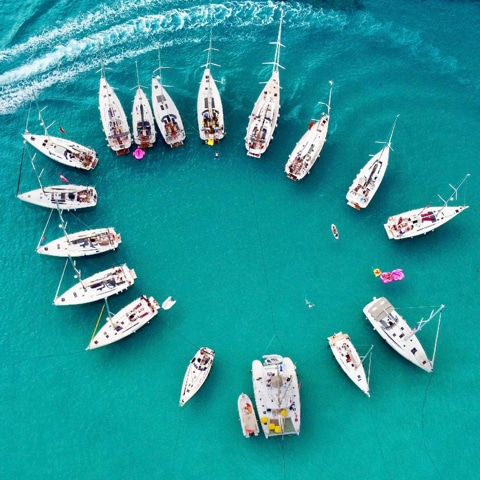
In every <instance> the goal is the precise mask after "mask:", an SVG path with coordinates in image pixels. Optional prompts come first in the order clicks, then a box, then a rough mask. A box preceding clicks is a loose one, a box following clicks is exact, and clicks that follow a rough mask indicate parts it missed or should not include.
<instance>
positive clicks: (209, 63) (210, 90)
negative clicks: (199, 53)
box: [202, 27, 221, 118]
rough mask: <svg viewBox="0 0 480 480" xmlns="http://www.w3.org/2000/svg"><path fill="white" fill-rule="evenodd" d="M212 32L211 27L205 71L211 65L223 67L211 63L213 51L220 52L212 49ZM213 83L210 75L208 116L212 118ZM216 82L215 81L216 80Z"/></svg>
mask: <svg viewBox="0 0 480 480" xmlns="http://www.w3.org/2000/svg"><path fill="white" fill-rule="evenodd" d="M212 32H213V27H210V42H209V44H208V48H207V49H206V50H204V52H207V51H208V55H207V63H206V64H205V65H202V68H203V67H204V68H205V69H208V70H210V65H214V66H215V67H221V65H218V64H217V63H212V61H211V56H212V50H215V51H216V52H218V49H217V48H213V47H212ZM211 81H212V76H211V75H210V80H209V82H208V116H209V117H210V118H212V116H213V111H212V110H213V109H212V87H211V83H210V82H211ZM214 81H215V80H214Z"/></svg>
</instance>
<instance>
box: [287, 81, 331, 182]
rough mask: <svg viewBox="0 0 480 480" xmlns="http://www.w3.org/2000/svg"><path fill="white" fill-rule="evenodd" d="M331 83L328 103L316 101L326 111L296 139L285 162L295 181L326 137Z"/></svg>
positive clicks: (313, 158) (310, 163) (309, 168)
mask: <svg viewBox="0 0 480 480" xmlns="http://www.w3.org/2000/svg"><path fill="white" fill-rule="evenodd" d="M332 85H333V82H332V81H330V93H329V95H328V103H324V102H318V103H321V104H323V105H325V106H326V107H327V113H324V114H322V117H321V118H320V120H318V121H317V122H314V121H312V122H311V123H310V126H309V127H308V130H307V131H306V132H305V133H304V134H303V136H302V138H301V139H300V140H299V141H298V143H297V144H296V145H295V148H294V149H293V151H292V153H291V154H290V156H289V157H288V161H287V163H286V164H285V173H286V174H287V177H288V178H289V179H290V180H293V181H296V180H301V179H302V178H304V177H305V176H306V175H307V174H308V173H310V170H311V169H312V167H313V165H314V164H315V162H316V161H317V158H318V157H319V156H320V152H321V151H322V148H323V145H324V144H325V141H326V139H327V133H328V124H329V121H330V105H331V101H332Z"/></svg>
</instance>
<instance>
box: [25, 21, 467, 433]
mask: <svg viewBox="0 0 480 480" xmlns="http://www.w3.org/2000/svg"><path fill="white" fill-rule="evenodd" d="M282 20H283V15H282V17H281V19H280V26H279V30H278V36H277V40H276V42H274V44H275V45H276V49H275V56H274V61H273V62H271V63H272V65H273V69H272V73H271V77H270V79H269V80H268V81H267V82H266V85H265V86H264V87H263V88H262V91H261V93H260V95H259V97H258V99H257V101H256V102H255V104H254V107H253V110H252V113H251V115H250V117H249V122H248V126H247V132H246V136H245V148H246V151H247V155H249V156H251V157H255V158H260V157H261V156H262V155H263V154H264V153H265V152H266V150H267V148H268V146H269V144H270V141H271V140H272V138H273V133H274V131H275V128H276V126H277V121H278V118H279V109H280V74H279V68H280V67H281V65H280V47H283V45H282V44H281V29H282ZM213 50H215V49H213V48H212V35H211V34H210V42H209V47H208V49H207V51H208V57H207V63H206V64H205V65H203V67H204V72H203V76H202V79H201V82H200V87H199V91H198V96H197V120H198V131H199V136H200V138H201V140H202V141H203V142H205V143H206V144H208V145H214V144H216V143H218V142H219V141H220V140H221V139H222V138H223V137H224V135H225V124H224V115H223V107H222V101H221V98H220V93H219V90H218V88H217V86H216V83H215V79H214V78H213V76H212V73H211V66H212V65H215V64H213V63H212V62H211V52H212V51H213ZM159 64H160V57H159ZM215 66H218V65H215ZM161 68H162V67H161V66H159V68H158V69H157V70H158V71H161ZM282 68H283V67H282ZM137 80H138V83H137V89H136V93H135V97H134V101H133V108H132V114H131V116H132V126H133V130H132V132H133V133H131V131H130V126H129V123H128V120H127V116H126V114H125V112H124V110H123V108H122V106H121V104H120V101H119V99H118V97H117V95H116V94H115V91H114V89H113V88H112V87H111V86H110V85H109V84H108V82H107V80H106V78H105V73H104V69H103V68H102V71H101V78H100V88H99V111H100V118H101V122H102V126H103V130H104V133H105V136H106V140H107V144H108V146H109V147H110V148H111V150H112V151H114V152H116V153H117V155H125V154H127V153H129V151H130V147H131V146H132V143H133V142H134V143H135V144H136V145H137V150H136V151H135V152H134V156H135V158H137V159H139V160H140V159H141V158H143V155H144V154H145V152H144V151H145V149H147V148H151V147H152V146H153V144H154V143H155V142H156V128H155V123H156V125H157V127H158V129H159V132H160V134H161V136H162V137H163V139H164V141H165V143H166V144H167V145H168V146H170V147H172V148H173V147H179V146H181V145H183V142H184V141H185V138H186V133H185V128H184V125H183V122H182V119H181V116H180V113H179V111H178V109H177V107H176V106H175V103H174V102H173V100H172V98H171V97H170V95H169V94H168V93H167V91H166V89H165V85H163V83H162V79H161V75H160V74H159V75H158V76H153V77H152V85H151V91H152V94H151V100H152V106H153V108H152V107H151V106H150V103H149V100H148V98H147V96H146V95H145V93H144V92H143V90H142V87H141V85H140V81H139V79H138V69H137ZM332 86H333V82H330V91H329V95H328V102H327V103H323V104H324V105H325V106H326V107H327V112H325V113H323V114H322V116H321V118H320V119H319V120H316V121H312V122H311V123H310V125H309V128H308V130H307V131H306V132H305V134H304V135H303V136H302V137H301V138H300V140H299V141H298V142H297V144H296V145H295V147H294V149H293V151H292V152H291V154H290V156H289V157H288V161H287V163H286V165H285V173H286V175H287V177H288V178H289V179H291V180H293V181H299V180H302V179H303V178H305V177H306V175H307V174H308V173H310V171H311V169H312V167H313V165H314V164H315V162H316V160H317V159H318V158H319V156H320V153H321V151H322V149H323V146H324V144H325V142H326V139H327V133H328V126H329V123H330V105H331V97H332ZM320 103H322V102H320ZM39 115H40V118H41V110H39ZM397 119H398V115H397V116H396V118H395V120H394V123H393V126H392V128H391V132H390V135H389V138H388V140H387V141H386V142H384V144H385V146H384V147H383V148H382V149H381V150H380V151H379V152H378V153H377V154H375V155H373V156H372V158H371V159H370V160H369V161H368V162H367V163H366V164H365V166H364V167H363V168H362V169H361V170H360V172H359V173H358V175H357V176H356V177H355V179H354V181H353V183H352V184H351V186H350V187H349V189H348V192H347V194H346V199H347V204H348V205H349V206H351V207H353V208H354V209H356V210H358V211H360V210H362V209H365V208H366V207H367V206H368V205H369V204H370V202H371V201H372V199H373V197H374V195H375V193H376V192H377V190H378V188H379V187H380V184H381V182H382V180H383V178H384V175H385V172H386V169H387V166H388V161H389V154H390V150H392V147H391V143H392V138H393V133H394V130H395V127H396V124H397ZM41 124H42V125H44V128H45V132H44V134H43V135H39V134H32V133H30V132H29V131H28V129H26V130H25V132H24V133H23V138H24V141H25V144H27V143H28V144H29V145H31V146H33V147H34V148H35V149H36V150H37V151H38V152H40V153H41V154H43V155H45V156H47V157H49V158H51V159H52V160H54V161H56V162H58V163H60V164H63V165H67V166H70V167H75V168H79V169H83V170H93V169H94V168H95V167H96V165H97V163H98V157H97V154H96V152H95V151H94V150H93V149H91V148H89V147H84V146H82V145H80V144H78V143H76V142H73V141H70V140H66V139H64V138H59V137H54V136H50V135H49V133H48V129H47V127H46V126H45V123H44V121H43V119H41ZM60 130H61V131H62V133H65V131H64V130H63V128H62V127H60ZM29 155H30V153H29ZM34 160H35V155H33V156H30V162H31V165H32V168H33V171H34V173H35V175H36V177H37V180H38V182H39V184H40V188H39V189H36V190H33V191H29V192H26V193H19V191H17V197H18V198H19V199H21V200H23V201H25V202H29V203H32V204H35V205H38V206H41V207H46V208H50V209H52V212H51V214H50V217H51V215H52V213H53V212H54V211H55V210H56V211H57V212H58V215H59V218H60V221H61V225H60V227H61V228H62V231H63V236H62V237H60V238H58V239H55V240H53V241H50V242H48V243H46V242H45V241H44V240H45V237H44V236H42V239H41V241H40V243H39V245H38V247H37V250H36V251H37V252H38V253H39V254H42V255H50V256H57V257H64V258H67V260H66V263H65V269H66V268H67V266H68V263H70V264H71V266H72V267H73V269H74V271H75V273H76V275H75V276H76V278H78V280H79V281H78V283H77V284H75V285H74V286H72V287H70V288H69V289H67V290H66V291H65V292H64V293H61V294H59V291H58V290H57V293H56V295H55V299H54V302H53V303H54V305H56V306H65V305H79V304H85V303H89V302H94V301H99V300H101V301H104V302H105V305H104V307H103V308H105V307H106V308H107V314H108V315H107V321H106V323H105V324H104V325H103V326H102V327H101V328H100V330H99V331H98V332H97V331H96V329H95V332H94V334H93V335H92V338H91V341H90V343H89V345H88V346H87V350H92V349H96V348H99V347H103V346H106V345H109V344H111V343H114V342H117V341H119V340H121V339H123V338H125V337H127V336H129V335H130V334H132V333H134V332H135V331H137V330H138V329H139V328H141V327H142V326H144V325H146V324H147V323H148V322H149V321H150V320H151V319H152V318H154V317H155V316H156V315H157V314H158V312H159V311H160V310H168V309H170V308H171V307H172V306H173V305H174V304H175V300H172V298H171V297H168V298H167V299H166V300H165V301H164V302H163V303H162V304H161V305H160V304H159V302H158V301H157V300H156V299H155V298H154V297H152V296H150V297H149V296H147V295H142V296H141V297H139V298H137V299H135V300H134V301H132V302H130V303H129V304H128V305H126V306H125V307H123V308H122V309H121V310H120V311H119V312H118V313H116V314H113V313H112V312H111V311H110V308H109V305H108V298H109V297H111V296H112V295H116V294H118V293H120V292H122V291H125V290H126V289H128V288H129V287H130V286H131V285H133V283H134V281H135V280H136V278H137V276H136V273H135V270H133V269H131V268H129V267H128V266H127V265H126V264H122V265H119V266H114V267H112V268H109V269H107V270H104V271H101V272H98V273H96V274H94V275H92V276H90V277H88V278H85V279H82V276H81V271H80V270H79V269H78V268H77V266H76V263H75V261H74V260H73V259H74V258H77V257H83V256H90V255H96V254H99V253H105V252H108V251H111V250H115V249H116V248H118V246H119V245H120V243H121V235H120V234H119V233H117V232H116V231H115V229H114V228H113V227H106V228H96V229H88V230H83V231H80V232H75V233H68V232H67V228H66V227H67V225H66V222H65V221H64V219H63V216H62V212H63V211H69V210H77V209H84V208H87V207H93V206H95V205H96V203H97V192H96V190H95V188H94V187H90V186H83V185H73V184H70V182H69V181H68V180H67V179H66V178H65V177H64V176H63V175H62V174H60V179H61V180H62V181H63V182H64V184H62V185H54V186H46V187H44V186H43V185H42V182H41V180H40V175H39V174H38V172H37V170H36V167H35V161H34ZM22 163H23V157H22ZM467 177H468V175H467V176H466V177H465V178H464V180H463V181H462V182H461V183H460V185H459V186H458V187H453V186H452V185H450V186H451V188H452V189H453V190H454V195H453V196H452V197H450V198H449V200H448V201H450V200H452V199H455V200H456V199H457V192H458V189H459V188H460V186H461V185H462V183H463V182H464V181H465V180H466V178H467ZM19 185H20V179H19ZM440 198H441V197H440ZM441 200H442V201H443V206H436V207H435V206H434V207H431V206H427V207H423V208H419V209H413V210H409V211H406V212H404V213H401V214H397V215H392V216H390V217H389V218H388V221H387V223H385V225H384V227H385V231H386V233H387V235H388V238H389V239H394V240H400V239H405V238H412V237H415V236H418V235H421V234H425V233H428V232H430V231H432V230H434V229H435V228H436V227H438V226H441V225H443V224H445V223H446V222H448V221H449V220H451V219H452V218H453V217H455V216H456V215H458V214H459V213H461V212H462V211H464V210H465V209H467V208H468V206H457V207H452V206H448V201H445V200H443V199H442V198H441ZM50 217H49V220H50ZM47 225H48V222H47ZM46 228H47V226H46V227H45V229H46ZM331 231H332V234H333V236H334V238H335V239H337V240H338V239H339V232H338V229H337V227H336V225H335V224H332V225H331ZM65 269H64V272H63V274H62V279H63V276H64V274H65ZM374 274H375V275H376V276H380V278H381V280H382V282H383V283H390V282H392V281H398V280H402V279H403V278H404V274H403V271H402V270H401V269H396V270H393V271H391V272H383V273H382V272H381V271H380V269H375V270H374ZM61 282H62V280H61V281H60V283H61ZM59 289H60V285H59ZM306 302H307V305H308V307H309V308H313V307H314V304H311V303H310V302H308V301H306ZM442 309H443V305H442V306H441V307H440V308H439V309H438V310H437V311H435V312H432V313H431V315H430V317H429V318H428V319H426V320H423V319H421V320H420V321H419V322H418V324H417V325H416V326H415V327H414V328H411V327H410V326H409V325H408V323H407V322H406V320H405V319H404V318H403V317H402V316H401V315H400V314H399V313H398V311H396V310H395V308H394V307H393V305H392V304H391V303H390V302H389V301H388V300H387V299H386V298H385V297H381V298H378V299H377V298H373V300H372V301H371V302H369V303H368V304H367V305H366V306H365V307H364V308H363V312H364V314H365V316H366V318H367V319H368V320H369V322H370V323H371V325H372V326H373V328H374V330H375V331H376V332H377V333H378V334H379V335H380V337H381V338H382V339H383V340H385V342H386V343H387V344H388V345H389V346H390V347H391V348H392V349H394V350H395V351H396V352H397V353H398V354H400V355H401V356H402V357H404V358H405V359H407V360H408V361H410V362H411V363H413V364H414V365H416V366H418V367H420V368H421V369H423V370H425V371H427V372H432V371H433V365H434V357H435V349H434V353H433V356H432V358H431V359H430V358H429V357H428V355H427V354H426V352H425V350H424V348H423V347H422V345H421V343H420V341H419V339H418V338H417V336H416V334H417V333H418V332H419V331H420V329H421V328H422V327H423V326H424V325H425V324H427V323H428V322H429V321H430V320H432V319H433V318H434V317H435V316H436V315H437V314H439V313H440V312H441V310H442ZM102 313H103V309H102ZM100 318H101V315H100V317H99V321H100ZM97 327H98V322H97ZM97 327H96V328H97ZM439 327H440V320H439V322H438V328H437V338H436V341H437V339H438V332H439ZM436 341H435V347H436ZM328 343H329V347H330V349H331V351H332V353H333V356H334V358H335V360H336V361H337V362H338V364H339V366H340V367H341V369H342V370H343V372H344V373H345V374H346V375H347V376H348V377H349V379H350V380H351V381H352V382H353V383H354V384H355V385H356V386H357V387H358V388H359V389H360V390H362V392H364V393H365V394H366V395H367V396H369V397H370V386H369V379H370V364H369V366H368V369H367V370H365V366H364V362H365V359H367V358H369V360H370V361H371V352H372V348H373V345H372V346H371V347H370V349H369V350H368V351H367V352H366V353H365V354H364V355H360V354H359V353H358V352H357V349H356V348H355V346H354V344H353V342H352V340H351V338H350V336H349V335H348V334H347V333H343V332H342V331H339V332H336V333H334V334H333V335H331V336H329V337H328ZM214 358H215V351H214V350H212V349H211V348H208V347H201V348H200V349H199V350H198V351H197V352H196V353H195V355H194V356H193V358H192V359H191V361H190V363H189V364H188V367H187V370H186V373H185V376H184V379H183V383H182V386H181V392H180V401H179V404H180V406H184V405H185V404H186V403H187V402H188V401H189V400H190V399H191V398H192V397H193V396H194V395H195V394H197V392H198V391H199V390H200V388H201V387H202V385H203V384H204V383H205V381H206V379H207V378H208V376H209V374H210V371H211V369H212V366H213V362H214ZM251 372H252V387H253V393H254V400H255V402H252V400H251V399H250V397H249V396H248V395H247V394H246V393H241V394H240V395H239V397H238V405H237V406H238V413H239V418H240V425H241V430H242V433H243V435H244V436H245V437H247V438H248V437H251V436H258V435H259V432H260V427H261V430H262V431H263V433H264V435H265V437H266V438H270V437H275V436H283V435H290V434H296V435H299V433H300V425H301V402H300V388H299V383H298V379H297V372H296V366H295V364H294V363H293V361H292V360H291V359H290V358H288V357H283V356H281V355H277V354H270V355H264V356H263V359H262V361H260V360H253V362H252V369H251ZM255 410H256V411H255ZM257 414H258V415H257ZM259 424H260V427H259Z"/></svg>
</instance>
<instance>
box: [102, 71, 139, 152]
mask: <svg viewBox="0 0 480 480" xmlns="http://www.w3.org/2000/svg"><path fill="white" fill-rule="evenodd" d="M98 107H99V109H100V118H101V120H102V125H103V131H104V132H105V135H106V138H107V143H108V146H109V147H110V148H111V149H112V150H113V151H114V152H116V154H117V155H126V154H127V153H128V152H129V151H130V150H129V149H130V147H131V145H132V135H131V134H130V127H129V125H128V120H127V116H126V115H125V111H124V110H123V107H122V104H121V103H120V100H119V99H118V97H117V94H116V93H115V92H114V91H113V88H112V87H111V86H110V84H109V83H108V82H107V79H106V78H105V74H104V71H103V68H102V73H101V77H100V90H99V92H98Z"/></svg>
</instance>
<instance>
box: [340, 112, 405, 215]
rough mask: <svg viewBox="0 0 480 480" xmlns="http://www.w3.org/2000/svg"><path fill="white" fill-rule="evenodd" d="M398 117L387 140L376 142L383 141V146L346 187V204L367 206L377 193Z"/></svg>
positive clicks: (386, 163)
mask: <svg viewBox="0 0 480 480" xmlns="http://www.w3.org/2000/svg"><path fill="white" fill-rule="evenodd" d="M398 117H399V115H397V116H396V117H395V121H394V122H393V127H392V130H391V132H390V137H389V138H388V140H387V141H386V142H376V143H384V144H385V146H384V147H383V148H382V149H381V150H380V151H379V152H378V153H377V154H375V155H373V157H372V158H371V159H370V160H369V161H368V162H367V163H366V165H365V166H364V167H363V168H362V169H361V170H360V172H359V173H358V175H357V176H356V177H355V180H354V181H353V183H352V185H350V188H349V189H348V192H347V205H350V206H351V207H353V208H355V209H356V210H360V209H361V208H366V207H368V205H369V203H370V202H371V200H372V198H373V196H374V195H375V193H377V190H378V187H380V184H381V183H382V180H383V177H384V175H385V172H386V170H387V166H388V157H389V155H390V150H392V151H393V148H392V137H393V132H394V131H395V125H396V124H397V118H398Z"/></svg>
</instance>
